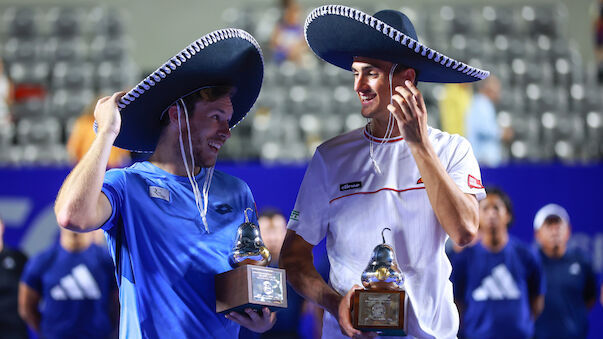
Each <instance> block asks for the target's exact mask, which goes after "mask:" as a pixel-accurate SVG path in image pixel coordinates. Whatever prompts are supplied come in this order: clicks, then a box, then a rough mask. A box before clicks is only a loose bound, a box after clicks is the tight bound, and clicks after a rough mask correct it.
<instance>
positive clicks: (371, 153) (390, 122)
mask: <svg viewBox="0 0 603 339" xmlns="http://www.w3.org/2000/svg"><path fill="white" fill-rule="evenodd" d="M396 67H398V64H393V65H392V68H391V69H390V70H389V103H390V104H391V105H393V99H392V96H393V92H394V90H393V79H394V71H395V70H396ZM369 126H370V122H369ZM393 131H394V119H393V114H392V112H389V116H388V118H387V129H386V130H385V135H384V136H383V139H381V143H380V144H379V145H380V146H381V145H383V144H384V143H385V142H386V141H387V139H389V138H390V137H391V136H392V133H393ZM370 132H372V131H370ZM371 134H372V133H371ZM373 148H374V147H373V142H372V141H371V140H369V156H370V158H371V161H372V163H373V168H374V169H375V171H376V172H377V173H379V174H382V172H381V168H379V164H378V163H377V160H375V151H374V149H373Z"/></svg>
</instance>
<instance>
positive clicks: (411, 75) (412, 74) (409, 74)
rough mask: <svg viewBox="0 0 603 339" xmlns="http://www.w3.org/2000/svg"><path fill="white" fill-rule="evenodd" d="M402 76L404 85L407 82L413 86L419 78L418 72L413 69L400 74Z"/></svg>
mask: <svg viewBox="0 0 603 339" xmlns="http://www.w3.org/2000/svg"><path fill="white" fill-rule="evenodd" d="M400 74H401V76H402V83H404V81H406V80H408V81H410V82H412V83H413V84H415V83H416V82H415V80H416V78H417V71H415V70H414V69H413V68H407V69H405V70H403V71H402V72H400Z"/></svg>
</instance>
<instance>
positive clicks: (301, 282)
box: [279, 230, 374, 338]
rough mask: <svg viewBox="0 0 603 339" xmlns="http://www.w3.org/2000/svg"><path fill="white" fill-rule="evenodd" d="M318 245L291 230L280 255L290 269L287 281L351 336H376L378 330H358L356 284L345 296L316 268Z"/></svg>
mask: <svg viewBox="0 0 603 339" xmlns="http://www.w3.org/2000/svg"><path fill="white" fill-rule="evenodd" d="M313 247H314V246H313V245H312V244H310V243H308V242H307V241H305V240H304V238H302V237H301V236H299V235H297V233H295V232H294V231H292V230H287V235H286V236H285V240H284V241H283V247H282V250H281V255H280V259H279V262H280V266H281V268H284V269H285V270H286V271H287V281H288V282H289V284H291V286H292V287H293V289H294V290H295V291H296V292H297V293H298V294H299V295H301V296H303V297H304V298H306V299H308V300H310V301H312V302H313V303H315V304H318V305H319V306H320V307H322V308H324V309H325V310H327V311H328V312H329V313H331V314H332V315H333V316H334V317H335V318H337V320H338V322H339V326H340V327H341V332H342V333H343V334H345V335H347V336H349V337H355V338H356V337H363V336H364V335H366V336H367V337H372V336H374V333H366V334H364V333H362V332H361V331H358V330H356V329H354V327H353V326H352V320H351V316H350V299H351V297H352V294H353V292H354V290H355V289H360V287H359V286H354V287H353V288H352V289H351V290H350V291H349V292H348V293H347V294H346V295H345V296H341V295H340V294H339V293H337V291H335V290H334V289H333V288H332V287H330V286H329V285H327V283H326V282H325V281H324V280H323V279H322V277H321V276H320V274H319V273H318V272H317V271H316V268H315V267H314V263H313V258H312V248H313Z"/></svg>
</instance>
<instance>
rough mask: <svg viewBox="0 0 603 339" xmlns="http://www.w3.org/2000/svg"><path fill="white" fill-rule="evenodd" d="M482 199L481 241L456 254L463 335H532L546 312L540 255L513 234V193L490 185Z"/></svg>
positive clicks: (454, 266)
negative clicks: (543, 310) (538, 320)
mask: <svg viewBox="0 0 603 339" xmlns="http://www.w3.org/2000/svg"><path fill="white" fill-rule="evenodd" d="M486 193H487V196H486V198H485V199H483V200H482V201H480V203H479V232H480V241H479V242H478V243H477V244H476V245H474V246H472V247H468V248H465V249H464V250H463V251H461V252H459V253H455V254H454V255H453V256H451V263H452V275H451V276H450V280H451V281H452V283H453V286H454V299H455V302H456V304H457V307H458V308H459V313H460V316H461V326H460V331H459V338H476V339H488V338H491V339H495V338H501V339H502V338H514V339H520V338H525V339H527V338H531V337H532V336H533V334H534V319H536V318H537V317H538V315H539V314H540V312H542V308H543V303H544V289H545V287H544V285H545V281H544V277H543V272H542V267H541V264H540V262H539V260H538V258H537V257H536V256H535V255H534V254H533V253H532V252H531V251H530V249H529V248H528V246H527V245H525V244H523V243H521V242H520V241H519V240H517V239H515V238H513V237H511V236H510V235H509V233H508V227H509V225H510V224H511V221H512V219H513V209H512V205H511V200H510V199H509V196H508V195H507V194H506V193H505V192H504V191H502V190H500V189H497V188H486Z"/></svg>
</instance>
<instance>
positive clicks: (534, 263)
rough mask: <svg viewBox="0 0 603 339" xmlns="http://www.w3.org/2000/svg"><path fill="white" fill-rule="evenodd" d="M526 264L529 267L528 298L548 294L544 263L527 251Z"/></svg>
mask: <svg viewBox="0 0 603 339" xmlns="http://www.w3.org/2000/svg"><path fill="white" fill-rule="evenodd" d="M526 262H527V265H528V266H527V267H528V272H527V273H528V277H527V278H528V296H529V298H533V297H536V296H539V295H543V294H544V293H545V292H546V280H545V277H544V271H543V269H542V263H541V262H540V259H539V258H538V256H537V255H535V254H534V253H533V252H531V251H529V250H526Z"/></svg>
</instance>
